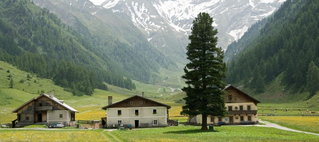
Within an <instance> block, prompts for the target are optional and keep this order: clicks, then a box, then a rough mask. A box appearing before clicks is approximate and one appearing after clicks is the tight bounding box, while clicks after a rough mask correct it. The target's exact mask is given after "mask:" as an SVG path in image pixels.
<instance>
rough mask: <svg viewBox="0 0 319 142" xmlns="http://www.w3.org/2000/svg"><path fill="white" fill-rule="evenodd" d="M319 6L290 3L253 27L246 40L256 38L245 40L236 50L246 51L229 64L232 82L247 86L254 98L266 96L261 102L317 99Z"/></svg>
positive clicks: (311, 2)
mask: <svg viewBox="0 0 319 142" xmlns="http://www.w3.org/2000/svg"><path fill="white" fill-rule="evenodd" d="M318 5H319V1H316V0H309V1H302V0H294V1H292V0H288V1H286V2H285V3H284V4H283V5H282V6H281V8H280V9H279V10H278V11H277V12H276V13H275V14H274V15H273V16H271V17H270V18H268V19H267V20H265V21H262V22H261V23H259V25H256V26H255V27H252V28H255V29H251V30H250V31H251V32H248V33H246V35H245V36H248V37H252V36H251V35H249V34H252V35H253V36H254V38H250V39H249V38H248V39H247V38H243V39H242V40H243V41H246V43H244V42H243V41H239V43H241V44H238V43H237V46H236V44H235V45H234V46H235V47H232V48H233V49H234V48H239V49H242V51H241V52H239V53H237V55H234V57H233V60H231V61H230V62H229V63H228V74H227V80H228V82H230V83H232V84H238V85H239V84H240V85H243V86H242V88H245V90H247V91H248V92H254V93H252V94H255V93H257V94H266V95H265V96H263V97H260V98H273V100H277V99H278V98H285V99H286V100H291V99H292V100H300V99H301V100H304V99H309V98H311V97H313V96H314V95H315V94H316V92H317V91H318V90H319V87H318V85H316V82H318V81H319V68H318V65H319V58H318V57H319V38H318V33H319V17H318V9H319V7H318ZM263 22H266V23H263ZM245 36H244V37H245ZM241 46H242V47H241ZM269 92H273V93H269ZM292 94H298V95H292ZM270 101H271V100H270Z"/></svg>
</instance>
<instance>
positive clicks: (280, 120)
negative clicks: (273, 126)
mask: <svg viewBox="0 0 319 142" xmlns="http://www.w3.org/2000/svg"><path fill="white" fill-rule="evenodd" d="M260 119H262V120H267V121H270V122H273V123H277V124H280V125H282V126H286V127H289V128H293V129H297V130H302V131H308V132H315V133H319V117H318V116H262V117H260Z"/></svg>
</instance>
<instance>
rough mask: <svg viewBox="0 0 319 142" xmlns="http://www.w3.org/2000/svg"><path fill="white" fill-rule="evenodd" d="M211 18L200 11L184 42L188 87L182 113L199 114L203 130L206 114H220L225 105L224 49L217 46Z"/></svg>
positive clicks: (184, 89) (185, 77) (185, 88)
mask: <svg viewBox="0 0 319 142" xmlns="http://www.w3.org/2000/svg"><path fill="white" fill-rule="evenodd" d="M212 24H213V18H211V17H210V16H209V14H207V13H199V14H198V16H197V18H196V19H195V20H194V21H193V27H192V33H191V35H190V36H189V39H190V43H189V44H188V46H187V53H186V54H187V56H188V57H187V59H188V60H189V61H190V63H188V64H187V65H186V66H185V68H184V71H185V75H184V76H183V78H184V79H185V80H186V84H187V87H184V88H183V91H184V92H186V95H187V96H186V97H185V98H184V100H185V101H186V104H185V106H183V111H182V114H187V115H190V116H195V115H200V114H201V115H202V128H201V129H202V130H207V116H208V115H214V116H223V115H224V112H225V105H224V99H223V89H224V87H225V85H224V82H223V79H224V77H225V68H226V67H225V64H224V62H223V57H224V53H223V51H222V49H221V48H218V47H217V37H216V34H217V30H216V29H214V27H213V26H212Z"/></svg>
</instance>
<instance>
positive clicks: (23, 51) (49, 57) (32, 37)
mask: <svg viewBox="0 0 319 142" xmlns="http://www.w3.org/2000/svg"><path fill="white" fill-rule="evenodd" d="M0 15H1V16H0V43H1V46H0V60H3V61H6V62H9V63H11V64H13V65H15V66H17V67H19V68H20V69H23V70H25V71H29V72H33V73H36V74H37V75H39V76H41V77H45V78H50V79H53V80H54V81H55V83H56V84H58V85H60V86H63V87H65V88H67V89H69V90H70V91H72V92H73V93H74V94H76V95H80V94H87V95H90V94H92V92H93V89H94V88H102V89H106V86H105V85H104V84H103V82H107V83H110V84H114V85H117V86H120V87H124V88H128V89H134V88H135V86H134V84H133V83H132V81H131V80H130V79H129V78H126V77H123V76H122V75H120V74H118V73H116V72H115V71H112V70H111V69H114V67H113V66H112V64H111V62H108V61H107V60H103V59H102V58H100V57H98V56H97V55H96V54H95V53H94V52H92V51H91V49H92V48H93V45H91V43H90V42H87V41H86V39H84V38H83V37H81V36H80V35H79V34H78V33H77V32H75V31H74V30H72V29H71V28H70V27H68V26H66V25H65V24H63V23H62V22H61V21H60V20H59V19H58V18H57V17H56V16H55V15H53V14H50V13H49V11H48V10H44V9H41V8H39V7H37V6H35V5H34V4H33V3H31V2H30V1H29V0H2V1H0ZM9 79H11V80H14V78H9Z"/></svg>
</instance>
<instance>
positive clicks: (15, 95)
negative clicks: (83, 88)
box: [0, 61, 185, 124]
mask: <svg viewBox="0 0 319 142" xmlns="http://www.w3.org/2000/svg"><path fill="white" fill-rule="evenodd" d="M8 70H9V73H8V72H7V71H8ZM10 74H11V75H12V76H13V80H14V87H13V88H9V80H8V79H7V76H8V75H10ZM28 74H29V75H30V76H32V78H31V79H30V80H27V75H28ZM21 80H24V82H23V83H22V82H20V81H21ZM137 86H138V89H137V90H135V91H131V90H127V89H122V88H119V87H115V86H112V85H109V91H105V90H99V89H96V90H95V91H94V94H93V96H73V95H72V94H71V93H70V92H67V91H65V90H64V89H63V88H62V87H59V86H56V85H54V83H53V82H52V81H51V80H49V79H43V78H39V77H36V75H33V74H30V73H27V72H24V71H21V70H18V69H17V68H15V67H13V66H12V65H10V64H7V63H5V62H1V61H0V100H1V101H0V106H1V110H0V124H1V123H9V122H11V121H12V120H14V119H15V118H16V115H15V114H13V113H11V111H12V110H13V109H15V108H17V107H18V106H20V105H22V104H23V103H25V102H26V101H28V100H30V99H31V98H33V97H36V96H37V95H39V94H40V92H42V91H43V92H50V91H54V92H55V96H56V97H57V98H59V99H61V100H65V102H66V103H67V104H69V105H71V106H72V107H74V108H75V109H77V110H78V111H79V113H78V114H77V115H76V119H77V120H100V118H101V117H105V111H104V110H102V109H101V108H102V107H103V106H105V105H106V104H107V96H113V102H117V101H120V100H122V99H125V98H128V97H130V96H132V95H137V94H141V92H142V91H144V92H145V96H147V97H153V98H154V97H155V96H158V95H159V94H160V93H162V92H157V91H152V90H160V89H161V88H163V87H162V86H159V85H147V84H142V83H138V82H137ZM174 93H175V92H171V93H166V94H174ZM155 99H156V100H159V98H155ZM3 100H4V101H3ZM159 101H162V102H163V101H164V103H167V104H169V105H172V108H171V112H170V116H178V119H179V118H180V116H179V112H180V110H181V105H178V104H176V103H174V102H173V101H171V100H170V99H166V100H163V99H160V100H159ZM184 119H185V118H184Z"/></svg>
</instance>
